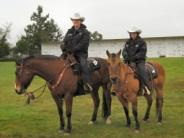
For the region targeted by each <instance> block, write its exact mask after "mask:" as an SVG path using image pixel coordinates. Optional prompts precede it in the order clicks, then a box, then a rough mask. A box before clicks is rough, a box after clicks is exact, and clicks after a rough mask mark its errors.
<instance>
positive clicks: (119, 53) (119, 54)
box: [117, 49, 121, 57]
mask: <svg viewBox="0 0 184 138" xmlns="http://www.w3.org/2000/svg"><path fill="white" fill-rule="evenodd" d="M117 55H118V56H119V57H120V56H121V49H120V50H119V52H118V53H117Z"/></svg>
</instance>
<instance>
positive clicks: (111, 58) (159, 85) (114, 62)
mask: <svg viewBox="0 0 184 138" xmlns="http://www.w3.org/2000/svg"><path fill="white" fill-rule="evenodd" d="M106 53H107V56H108V63H109V73H110V77H111V80H112V89H113V91H114V92H115V93H116V95H117V97H118V99H119V101H120V102H121V104H122V105H123V108H124V111H125V115H126V118H127V127H130V124H131V121H130V117H129V110H128V103H129V102H130V103H131V104H132V112H133V115H134V118H135V122H136V127H135V128H136V132H139V128H140V124H139V121H138V113H137V96H138V92H139V91H140V84H139V83H140V82H139V80H138V79H137V78H136V77H135V73H134V72H133V71H132V69H131V68H130V67H129V65H127V64H124V63H122V62H121V59H120V55H121V50H120V51H119V52H118V53H117V54H115V53H112V54H111V53H109V51H106ZM151 63H152V64H153V66H154V67H155V68H156V70H157V72H158V77H157V78H156V79H154V80H153V83H154V88H155V90H156V109H157V117H158V122H159V123H161V121H162V106H163V93H164V92H163V87H164V80H165V71H164V68H163V67H162V66H161V65H160V64H159V63H155V62H151ZM144 96H145V98H146V100H147V104H148V107H147V110H146V113H145V116H144V119H143V120H144V121H146V120H148V119H149V114H150V109H151V105H152V96H151V95H149V94H147V93H144Z"/></svg>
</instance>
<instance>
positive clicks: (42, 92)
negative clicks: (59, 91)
mask: <svg viewBox="0 0 184 138" xmlns="http://www.w3.org/2000/svg"><path fill="white" fill-rule="evenodd" d="M46 87H47V82H46V83H45V84H44V85H42V86H41V87H39V88H37V89H35V90H34V91H32V92H26V93H25V96H27V101H26V103H27V104H30V102H31V100H35V99H38V98H40V97H41V96H42V95H43V94H44V92H45V90H46ZM42 88H43V89H42ZM40 89H42V90H41V93H40V94H39V95H38V96H35V95H34V94H35V93H36V92H38V91H39V90H40Z"/></svg>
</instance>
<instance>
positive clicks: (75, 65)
mask: <svg viewBox="0 0 184 138" xmlns="http://www.w3.org/2000/svg"><path fill="white" fill-rule="evenodd" d="M61 58H63V57H61ZM65 60H66V58H65ZM67 60H68V61H69V63H70V65H71V68H72V69H73V72H74V74H76V75H78V76H79V80H78V88H77V92H76V93H75V95H74V96H80V95H84V94H86V93H87V91H86V90H85V89H84V83H83V80H82V79H81V68H80V63H79V62H77V60H76V59H75V57H74V56H73V55H68V57H67ZM87 66H88V68H89V70H90V72H94V71H96V70H98V69H100V67H101V63H100V61H99V59H98V58H92V57H90V58H88V59H87Z"/></svg>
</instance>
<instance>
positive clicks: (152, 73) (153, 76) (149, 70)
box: [129, 62, 158, 96]
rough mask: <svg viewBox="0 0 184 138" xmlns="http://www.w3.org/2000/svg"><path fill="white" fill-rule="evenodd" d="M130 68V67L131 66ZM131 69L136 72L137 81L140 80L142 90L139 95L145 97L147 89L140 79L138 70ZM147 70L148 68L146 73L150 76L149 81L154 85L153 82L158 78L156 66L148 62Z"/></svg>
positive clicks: (146, 64)
mask: <svg viewBox="0 0 184 138" xmlns="http://www.w3.org/2000/svg"><path fill="white" fill-rule="evenodd" d="M129 66H130V65H129ZM130 68H131V69H132V70H133V72H134V77H135V78H136V79H138V80H139V81H140V89H139V92H138V95H139V96H140V95H144V93H145V91H146V90H145V87H144V85H143V82H142V80H141V79H140V77H139V73H138V71H137V69H136V67H131V66H130ZM145 68H146V73H147V74H148V75H147V76H148V77H149V80H150V81H151V83H152V84H153V80H154V79H156V78H157V77H158V71H157V69H156V68H155V67H154V65H153V64H152V63H150V62H146V63H145Z"/></svg>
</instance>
